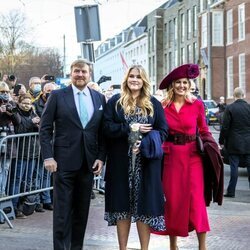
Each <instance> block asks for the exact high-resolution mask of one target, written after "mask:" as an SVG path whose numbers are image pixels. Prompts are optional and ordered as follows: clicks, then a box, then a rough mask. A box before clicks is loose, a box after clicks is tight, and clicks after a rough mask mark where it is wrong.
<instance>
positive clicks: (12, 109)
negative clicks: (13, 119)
mask: <svg viewBox="0 0 250 250" xmlns="http://www.w3.org/2000/svg"><path fill="white" fill-rule="evenodd" d="M0 105H5V107H6V111H7V112H9V113H12V114H14V113H16V112H17V107H16V106H13V105H12V104H11V103H9V102H8V101H6V100H3V99H0ZM1 128H2V127H0V131H1Z"/></svg>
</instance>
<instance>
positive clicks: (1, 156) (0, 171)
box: [0, 82, 18, 197]
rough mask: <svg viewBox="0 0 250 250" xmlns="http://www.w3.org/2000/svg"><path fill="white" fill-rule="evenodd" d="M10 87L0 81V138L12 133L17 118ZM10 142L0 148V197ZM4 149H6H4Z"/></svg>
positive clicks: (7, 165) (4, 187)
mask: <svg viewBox="0 0 250 250" xmlns="http://www.w3.org/2000/svg"><path fill="white" fill-rule="evenodd" d="M9 93H10V89H9V86H8V84H7V83H5V82H0V140H1V139H3V138H4V137H5V136H7V135H11V134H14V131H13V124H17V122H18V121H17V119H16V117H15V116H14V115H13V108H14V107H15V106H14V103H13V102H12V101H11V100H10V94H9ZM10 144H11V143H7V144H6V148H4V147H3V146H4V144H2V147H1V148H0V150H1V151H0V197H3V196H5V195H6V183H7V176H8V172H9V166H10V152H11V145H10ZM4 149H6V150H4ZM12 156H13V157H14V156H15V145H13V148H12Z"/></svg>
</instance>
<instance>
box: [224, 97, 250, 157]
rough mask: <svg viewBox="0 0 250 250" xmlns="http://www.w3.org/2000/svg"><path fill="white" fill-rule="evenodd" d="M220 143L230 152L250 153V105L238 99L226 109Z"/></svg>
mask: <svg viewBox="0 0 250 250" xmlns="http://www.w3.org/2000/svg"><path fill="white" fill-rule="evenodd" d="M219 143H220V144H224V145H225V146H226V149H227V151H228V153H229V154H250V151H249V145H250V105H249V104H248V103H247V102H246V101H244V100H242V99H238V100H236V101H235V102H233V103H232V104H230V105H228V106H227V107H226V109H225V112H224V116H223V125H222V128H221V132H220V137H219Z"/></svg>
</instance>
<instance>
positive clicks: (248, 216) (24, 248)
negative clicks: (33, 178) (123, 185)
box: [0, 166, 250, 250]
mask: <svg viewBox="0 0 250 250" xmlns="http://www.w3.org/2000/svg"><path fill="white" fill-rule="evenodd" d="M239 175H240V176H239V183H238V185H237V192H236V198H233V199H232V198H225V199H224V202H223V205H222V206H217V205H216V204H212V205H211V206H210V207H209V208H208V212H209V218H210V226H211V232H209V233H208V239H207V245H208V250H224V249H226V250H236V249H237V250H246V249H250V237H249V235H250V190H249V186H248V181H247V175H246V169H240V172H239ZM228 176H229V167H228V166H226V167H225V186H226V185H227V183H228ZM96 196H97V198H96V199H94V200H92V202H91V209H90V216H89V223H88V227H87V232H86V239H85V246H84V250H115V249H118V245H117V237H116V228H115V227H108V226H107V223H106V222H105V221H104V220H103V214H104V197H103V195H100V194H98V193H97V194H96ZM12 223H13V226H14V228H13V229H10V228H9V227H8V225H7V224H6V223H5V224H2V225H0V249H4V250H5V249H6V250H17V249H20V250H52V212H51V211H46V212H45V213H35V214H33V215H31V216H29V217H28V218H27V219H25V220H21V219H16V220H14V221H12ZM138 242H139V240H138V237H137V233H136V229H135V225H134V224H133V226H132V228H131V233H130V238H129V245H128V246H129V249H139V244H138ZM178 245H179V249H180V250H184V249H186V250H187V249H197V240H196V235H195V233H194V232H192V233H191V234H190V236H189V237H188V238H179V243H178ZM149 249H150V250H164V249H169V245H168V238H167V237H165V236H158V235H152V236H151V241H150V248H149Z"/></svg>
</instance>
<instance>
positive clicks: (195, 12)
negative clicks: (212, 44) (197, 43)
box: [193, 6, 198, 37]
mask: <svg viewBox="0 0 250 250" xmlns="http://www.w3.org/2000/svg"><path fill="white" fill-rule="evenodd" d="M197 27H198V25H197V6H194V7H193V33H194V37H196V36H197Z"/></svg>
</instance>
